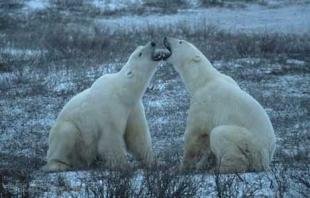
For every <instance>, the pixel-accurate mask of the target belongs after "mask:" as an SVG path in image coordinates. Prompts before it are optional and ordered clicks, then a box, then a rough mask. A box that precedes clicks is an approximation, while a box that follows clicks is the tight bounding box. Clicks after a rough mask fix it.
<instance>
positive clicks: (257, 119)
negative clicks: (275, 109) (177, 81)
mask: <svg viewBox="0 0 310 198" xmlns="http://www.w3.org/2000/svg"><path fill="white" fill-rule="evenodd" d="M164 44H165V46H166V47H167V48H168V50H170V51H171V52H172V55H171V56H170V57H169V58H168V59H167V61H168V62H169V63H171V64H173V66H174V68H175V69H176V71H177V72H178V73H179V74H180V76H181V78H182V79H183V81H184V83H185V86H186V89H187V90H188V92H189V94H190V97H191V99H190V100H191V102H190V109H189V112H188V120H187V126H186V131H185V137H184V138H185V139H184V140H185V145H184V158H183V163H182V169H190V168H193V167H196V168H199V169H202V168H206V167H210V165H211V166H213V168H218V170H219V171H220V172H222V173H225V172H226V173H228V172H243V171H251V170H253V171H259V170H265V169H268V168H269V163H270V161H271V159H272V156H273V154H274V151H275V134H274V130H273V127H272V124H271V122H270V120H269V118H268V115H267V113H266V112H265V110H264V109H263V108H262V106H261V105H260V104H259V103H258V102H257V101H256V100H255V99H254V98H253V97H251V96H250V95H249V94H247V93H246V92H244V91H243V90H241V89H240V87H239V86H238V84H237V83H236V82H235V81H234V80H233V79H232V78H231V77H229V76H226V75H224V74H222V73H220V72H219V71H217V70H216V69H215V68H214V67H213V66H212V65H211V63H210V62H209V61H208V59H207V58H206V57H205V56H204V55H203V54H202V53H201V52H200V51H199V50H198V49H197V48H196V47H195V46H193V45H192V44H190V43H188V42H186V41H184V40H177V39H173V38H165V39H164ZM212 156H215V157H216V167H214V165H212V160H210V159H212Z"/></svg>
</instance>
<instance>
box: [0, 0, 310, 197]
mask: <svg viewBox="0 0 310 198" xmlns="http://www.w3.org/2000/svg"><path fill="white" fill-rule="evenodd" d="M16 2H23V1H16ZM55 2H56V1H55ZM105 2H106V3H107V4H109V6H110V7H108V9H111V10H113V9H112V8H113V6H115V2H114V1H105ZM111 2H112V3H111ZM113 2H114V4H113ZM118 2H120V3H121V4H124V2H126V1H122V0H119V1H118ZM130 2H131V3H130V4H138V3H139V1H130ZM195 2H197V1H195ZM268 2H271V1H268ZM273 2H276V3H277V4H276V5H277V6H260V5H253V4H249V5H247V6H245V7H240V6H238V7H237V8H233V9H229V8H227V7H215V8H201V7H197V4H196V3H194V4H193V5H192V7H190V8H189V9H182V10H179V11H178V12H176V13H174V14H170V15H165V14H159V13H158V14H155V13H154V12H149V13H148V12H146V13H143V14H142V15H141V14H140V15H139V14H136V13H131V12H124V13H122V14H116V15H111V16H110V15H109V16H106V15H105V14H104V13H103V14H102V13H99V14H98V15H94V14H93V13H92V11H93V10H92V9H90V10H84V7H83V9H82V8H80V7H77V8H76V7H74V9H72V10H71V11H68V10H66V11H63V8H62V7H61V6H63V5H62V4H61V5H60V7H53V6H54V4H53V3H51V1H36V0H31V1H25V3H23V4H21V5H19V4H18V6H16V7H14V6H12V5H15V4H14V3H13V4H12V5H11V4H9V5H11V6H6V4H5V3H0V11H1V12H0V38H1V40H0V44H1V47H0V130H1V133H0V192H1V193H3V192H4V193H7V194H4V193H3V194H0V197H1V196H2V195H4V196H6V195H8V194H11V195H23V196H26V195H28V196H38V197H51V196H52V197H53V196H54V197H57V196H73V197H74V196H81V197H82V196H95V195H98V194H104V193H105V192H106V191H109V189H108V187H111V185H112V184H110V183H106V182H108V181H110V180H111V177H113V174H112V173H109V172H105V171H102V170H98V165H97V166H95V167H94V169H95V170H85V171H73V172H67V173H53V174H45V173H42V172H41V171H40V170H39V168H40V167H41V166H42V165H43V164H44V163H45V155H46V151H47V147H48V145H47V138H48V131H49V129H50V127H51V125H52V124H53V123H54V120H55V118H56V116H57V114H58V113H59V111H60V110H61V108H62V107H63V105H64V104H65V103H66V102H67V101H68V100H69V99H70V98H71V97H72V96H73V95H75V94H76V93H78V92H80V91H82V90H83V89H85V88H87V87H89V86H90V85H91V83H92V82H93V81H94V80H95V79H97V78H98V77H99V76H101V75H102V74H105V73H112V72H116V71H118V70H119V69H120V68H121V67H122V65H123V64H124V63H123V62H124V61H126V59H127V57H128V56H129V55H130V53H131V51H132V50H133V49H134V47H135V46H136V44H141V43H142V42H145V41H146V40H149V39H153V37H155V40H156V39H157V40H159V39H162V36H163V35H161V34H169V35H170V36H175V37H183V38H186V39H189V40H191V41H192V42H193V43H195V44H196V45H197V46H199V48H200V49H201V50H202V51H203V52H204V53H205V54H206V55H207V57H209V58H210V60H211V61H212V63H213V64H214V66H215V67H216V68H217V69H218V70H220V71H221V72H223V73H225V74H227V75H230V76H231V77H233V78H234V79H235V80H236V81H237V82H238V83H239V85H240V86H241V87H242V88H243V89H244V90H246V91H247V92H248V93H250V94H251V95H252V96H253V97H254V98H256V99H257V100H258V101H259V102H260V103H261V104H262V105H263V107H264V108H265V109H266V110H267V113H268V115H269V116H270V118H271V121H272V123H273V125H274V128H275V132H276V136H277V150H276V154H275V157H274V159H273V162H272V165H271V166H272V170H271V171H269V172H266V173H258V174H257V173H246V174H240V175H222V176H217V175H215V174H213V173H210V172H204V173H195V174H187V175H179V174H174V172H175V171H174V170H175V169H177V167H178V164H179V162H180V160H181V154H182V144H183V133H184V129H185V121H186V116H187V113H186V111H187V109H188V107H189V96H188V94H187V92H186V90H185V87H184V84H183V83H182V82H181V79H180V77H179V76H178V75H177V73H176V72H175V71H174V70H173V68H172V67H171V66H170V65H167V64H164V63H162V64H160V65H159V66H158V71H157V72H156V74H155V76H154V78H153V80H152V82H151V84H150V86H149V87H148V89H147V91H146V93H145V96H144V97H143V102H144V105H145V109H146V115H147V119H148V122H149V125H150V130H151V135H152V141H153V149H154V151H155V153H156V157H157V159H158V160H159V161H160V162H161V163H163V166H165V167H166V169H167V170H166V171H162V170H161V169H160V168H159V169H158V170H157V171H156V170H155V171H153V172H152V171H151V173H150V175H148V174H147V173H146V172H144V171H142V170H141V169H138V168H136V171H134V172H133V175H131V176H130V177H129V178H130V182H129V183H130V185H134V186H135V187H134V189H136V190H139V188H140V187H141V186H142V189H148V188H149V187H148V186H147V185H148V183H147V182H146V183H143V182H145V181H148V180H151V181H152V182H151V184H154V185H155V186H156V185H158V186H161V187H162V186H165V185H161V182H167V180H168V181H169V182H170V185H172V187H171V188H172V190H171V189H170V190H171V191H173V189H175V186H179V187H180V188H182V185H184V181H188V182H187V183H185V184H186V185H189V186H190V185H192V184H195V186H194V187H193V186H192V187H191V189H195V194H196V195H197V196H200V197H205V196H208V195H209V196H212V197H216V196H220V195H222V197H225V196H233V197H242V195H244V196H260V197H273V196H278V197H282V196H285V197H306V195H308V194H310V184H309V181H310V172H309V171H310V167H309V163H310V146H309V143H310V134H309V128H310V122H309V118H310V113H309V107H310V88H309V87H310V62H309V61H310V46H309V44H310V39H309V30H310V24H309V20H307V19H309V18H310V14H309V13H310V7H309V4H304V3H301V4H293V5H292V4H291V3H290V4H284V3H280V4H279V3H278V2H279V1H273ZM299 2H301V1H299ZM92 5H95V6H97V7H100V6H101V4H100V2H99V1H92ZM126 5H127V4H126ZM126 5H125V7H126ZM270 5H271V4H270ZM272 5H274V4H272ZM270 7H272V8H270ZM105 8H107V7H105ZM122 9H123V8H122ZM90 13H91V14H90ZM131 14H133V15H131ZM85 16H86V17H85ZM1 22H3V23H1ZM3 24H4V25H3ZM207 24H213V25H216V26H217V28H219V29H220V30H221V31H215V30H214V31H213V29H212V28H210V26H207ZM98 32H99V33H98ZM101 32H102V33H101ZM223 32H224V33H223ZM225 32H233V35H230V34H226V33H225ZM244 33H247V34H248V35H253V36H250V37H247V38H246V39H244V38H243V37H244V36H245V35H244ZM252 33H255V34H252ZM272 33H275V34H272ZM143 35H145V36H144V37H143ZM260 35H265V36H263V37H262V38H260ZM279 35H280V36H279ZM141 37H143V38H141ZM257 38H258V39H257ZM287 43H289V44H290V45H288V44H287ZM253 46H254V47H253ZM214 57H215V58H214ZM129 158H130V157H129ZM130 160H131V161H132V162H133V163H134V164H136V163H135V162H134V160H132V159H131V158H130ZM109 174H112V176H109ZM107 175H108V176H107ZM124 178H128V177H127V176H126V177H124ZM124 178H123V177H115V178H114V177H113V178H112V180H113V181H115V183H114V184H113V185H114V186H113V185H112V187H113V188H114V187H115V186H122V185H120V184H123V183H122V182H121V181H120V179H121V180H122V181H123V180H124V181H127V180H126V179H124ZM182 178H184V179H182ZM156 179H157V180H156ZM142 181H143V182H142ZM141 182H142V183H141ZM169 182H168V183H169ZM182 182H183V183H182ZM126 185H127V183H126ZM186 185H185V187H184V186H183V187H184V188H186ZM101 186H103V187H102V188H104V189H100V187H101ZM106 186H107V187H106ZM137 186H138V187H137ZM139 186H140V187H139ZM105 187H106V188H105ZM153 188H154V189H157V188H155V187H153ZM158 188H159V189H160V187H158ZM154 189H153V190H154ZM114 190H115V189H114ZM150 191H152V189H150ZM113 192H114V191H113ZM122 192H123V191H122ZM147 192H149V191H147ZM169 192H170V191H168V192H167V194H168V195H170V196H171V194H169ZM96 193H97V194H96ZM144 193H146V192H144ZM221 193H224V194H221ZM225 193H226V194H225ZM185 194H186V193H185ZM135 195H137V194H135ZM149 197H152V196H151V195H150V196H149ZM153 197H156V196H153ZM161 197H163V196H161ZM168 197H169V196H168Z"/></svg>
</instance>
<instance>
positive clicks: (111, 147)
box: [98, 128, 129, 170]
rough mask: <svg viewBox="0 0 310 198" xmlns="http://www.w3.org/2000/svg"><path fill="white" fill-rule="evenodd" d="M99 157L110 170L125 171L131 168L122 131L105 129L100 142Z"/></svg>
mask: <svg viewBox="0 0 310 198" xmlns="http://www.w3.org/2000/svg"><path fill="white" fill-rule="evenodd" d="M98 156H99V158H100V160H102V161H103V162H104V163H105V165H106V166H107V167H108V168H111V169H117V170H119V169H121V170H125V169H127V168H128V167H129V164H128V161H127V156H126V147H125V143H124V140H123V136H122V133H121V131H117V130H113V129H107V128H105V131H104V134H103V135H102V136H101V138H100V139H99V142H98Z"/></svg>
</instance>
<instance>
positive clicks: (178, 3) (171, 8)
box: [143, 0, 186, 13]
mask: <svg viewBox="0 0 310 198" xmlns="http://www.w3.org/2000/svg"><path fill="white" fill-rule="evenodd" d="M143 5H144V6H147V7H153V8H160V9H162V10H161V11H163V12H169V13H171V12H176V11H177V9H178V8H184V7H186V1H185V0H170V1H166V0H143Z"/></svg>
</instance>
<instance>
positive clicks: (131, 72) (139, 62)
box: [122, 42, 169, 78]
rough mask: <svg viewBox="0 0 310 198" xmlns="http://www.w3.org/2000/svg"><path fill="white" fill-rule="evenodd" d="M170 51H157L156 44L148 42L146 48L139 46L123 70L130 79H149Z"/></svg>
mask: <svg viewBox="0 0 310 198" xmlns="http://www.w3.org/2000/svg"><path fill="white" fill-rule="evenodd" d="M167 53H169V51H167V49H157V48H156V43H154V42H148V43H147V44H146V45H144V46H138V47H137V48H136V49H135V51H134V52H133V53H132V54H131V55H130V57H129V59H128V61H127V63H126V65H125V66H124V68H123V69H122V70H124V71H125V74H126V76H127V77H128V78H133V77H134V76H136V77H138V78H144V77H146V78H149V76H151V75H152V74H153V72H154V71H155V68H156V66H157V64H158V61H160V60H162V59H163V58H164V57H165V56H166V55H165V54H167Z"/></svg>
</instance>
